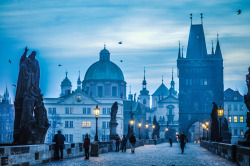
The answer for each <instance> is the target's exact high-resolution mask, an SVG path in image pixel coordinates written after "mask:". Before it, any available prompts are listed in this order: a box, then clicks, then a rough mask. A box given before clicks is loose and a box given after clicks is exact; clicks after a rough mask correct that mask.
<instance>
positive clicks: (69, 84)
mask: <svg viewBox="0 0 250 166" xmlns="http://www.w3.org/2000/svg"><path fill="white" fill-rule="evenodd" d="M65 74H66V77H65V78H64V80H63V81H62V83H61V86H72V84H71V81H70V80H69V79H68V72H67V71H66V73H65Z"/></svg>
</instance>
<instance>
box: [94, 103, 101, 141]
mask: <svg viewBox="0 0 250 166" xmlns="http://www.w3.org/2000/svg"><path fill="white" fill-rule="evenodd" d="M94 113H95V118H96V133H95V141H98V133H97V129H98V116H99V114H100V108H98V105H96V108H95V109H94Z"/></svg>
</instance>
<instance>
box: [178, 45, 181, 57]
mask: <svg viewBox="0 0 250 166" xmlns="http://www.w3.org/2000/svg"><path fill="white" fill-rule="evenodd" d="M180 58H181V42H180V41H179V52H178V59H180Z"/></svg>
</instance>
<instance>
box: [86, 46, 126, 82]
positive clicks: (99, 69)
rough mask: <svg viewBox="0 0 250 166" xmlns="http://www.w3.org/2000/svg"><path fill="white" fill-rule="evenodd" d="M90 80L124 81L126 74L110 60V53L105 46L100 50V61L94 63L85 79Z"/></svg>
mask: <svg viewBox="0 0 250 166" xmlns="http://www.w3.org/2000/svg"><path fill="white" fill-rule="evenodd" d="M88 80H118V81H124V76H123V73H122V71H121V69H120V68H119V67H118V66H117V65H116V64H115V63H113V62H111V61H110V53H109V51H108V50H107V49H106V48H105V46H104V49H103V50H101V52H100V59H99V61H98V62H95V63H94V64H92V65H91V66H90V67H89V68H88V70H87V72H86V74H85V77H84V81H88Z"/></svg>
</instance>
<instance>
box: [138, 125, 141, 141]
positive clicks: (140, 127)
mask: <svg viewBox="0 0 250 166" xmlns="http://www.w3.org/2000/svg"><path fill="white" fill-rule="evenodd" d="M138 126H139V140H141V123H138Z"/></svg>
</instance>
